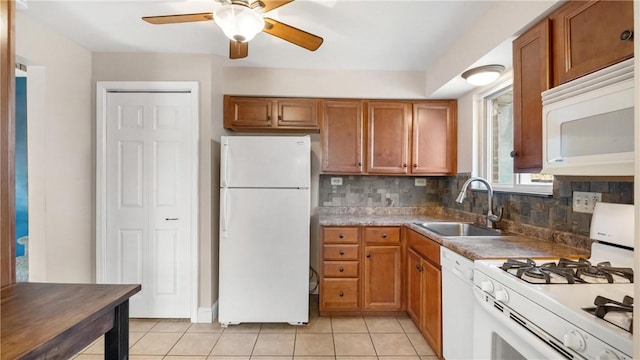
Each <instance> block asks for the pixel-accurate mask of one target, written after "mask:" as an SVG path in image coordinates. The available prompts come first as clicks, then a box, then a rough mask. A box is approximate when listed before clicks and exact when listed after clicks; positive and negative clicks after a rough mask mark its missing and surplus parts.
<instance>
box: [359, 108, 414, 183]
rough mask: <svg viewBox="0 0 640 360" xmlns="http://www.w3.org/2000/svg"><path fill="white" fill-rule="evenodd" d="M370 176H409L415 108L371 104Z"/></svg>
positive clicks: (369, 119)
mask: <svg viewBox="0 0 640 360" xmlns="http://www.w3.org/2000/svg"><path fill="white" fill-rule="evenodd" d="M367 126H368V130H369V156H368V163H367V172H369V173H370V174H407V173H409V160H410V159H409V146H410V144H411V142H410V140H411V139H410V137H409V134H410V131H411V104H410V103H404V102H386V101H384V102H383V101H379V102H378V101H371V102H369V106H368V122H367Z"/></svg>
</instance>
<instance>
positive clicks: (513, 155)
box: [509, 150, 518, 158]
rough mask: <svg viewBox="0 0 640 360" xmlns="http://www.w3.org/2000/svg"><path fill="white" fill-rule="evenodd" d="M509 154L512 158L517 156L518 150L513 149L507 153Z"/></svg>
mask: <svg viewBox="0 0 640 360" xmlns="http://www.w3.org/2000/svg"><path fill="white" fill-rule="evenodd" d="M509 156H511V157H512V158H514V157H517V156H518V152H517V151H515V150H513V151H511V152H510V153H509Z"/></svg>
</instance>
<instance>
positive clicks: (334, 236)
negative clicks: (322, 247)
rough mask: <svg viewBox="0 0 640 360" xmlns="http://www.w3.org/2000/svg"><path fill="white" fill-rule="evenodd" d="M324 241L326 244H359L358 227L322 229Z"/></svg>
mask: <svg viewBox="0 0 640 360" xmlns="http://www.w3.org/2000/svg"><path fill="white" fill-rule="evenodd" d="M322 232H323V234H322V235H323V236H322V240H323V241H324V243H325V244H329V243H334V244H346V243H349V244H357V243H358V228H357V227H325V228H322Z"/></svg>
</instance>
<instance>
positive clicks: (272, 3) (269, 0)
mask: <svg viewBox="0 0 640 360" xmlns="http://www.w3.org/2000/svg"><path fill="white" fill-rule="evenodd" d="M260 1H262V3H263V4H264V8H262V12H267V11H271V10H273V9H276V8H279V7H280V6H282V5H287V4H288V3H290V2H293V0H260Z"/></svg>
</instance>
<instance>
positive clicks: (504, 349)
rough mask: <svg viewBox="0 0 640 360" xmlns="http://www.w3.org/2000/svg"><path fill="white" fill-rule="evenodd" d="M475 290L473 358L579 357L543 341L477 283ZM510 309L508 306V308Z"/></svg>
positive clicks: (537, 359) (536, 359)
mask: <svg viewBox="0 0 640 360" xmlns="http://www.w3.org/2000/svg"><path fill="white" fill-rule="evenodd" d="M473 291H474V298H475V302H474V309H473V310H474V312H473V313H474V317H473V324H474V328H473V330H474V333H473V358H474V359H492V360H503V359H510V360H521V359H524V360H534V359H535V360H539V359H571V358H573V359H575V358H576V357H575V356H573V357H571V356H565V355H563V354H562V353H561V352H560V351H558V350H556V349H554V348H553V347H552V346H551V345H549V344H548V343H546V342H545V341H542V340H541V339H540V338H539V337H538V336H536V335H534V334H533V333H532V332H531V331H529V330H527V329H526V328H524V327H522V326H520V325H519V324H518V323H517V321H515V320H512V319H510V318H509V316H508V315H505V314H506V313H505V309H506V307H502V306H501V303H499V302H498V303H497V306H496V304H495V303H496V302H495V300H494V299H493V298H492V297H491V296H488V295H487V294H485V293H484V292H483V291H482V290H480V289H479V288H477V287H474V288H473ZM507 311H508V310H507Z"/></svg>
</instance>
